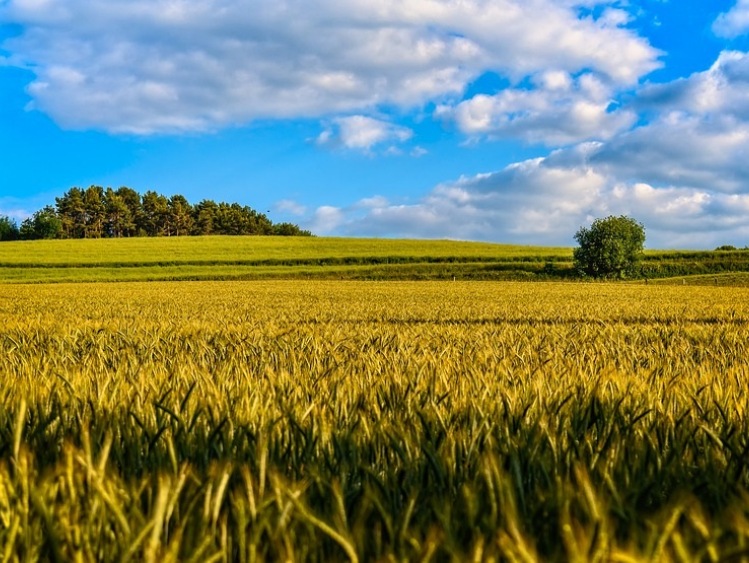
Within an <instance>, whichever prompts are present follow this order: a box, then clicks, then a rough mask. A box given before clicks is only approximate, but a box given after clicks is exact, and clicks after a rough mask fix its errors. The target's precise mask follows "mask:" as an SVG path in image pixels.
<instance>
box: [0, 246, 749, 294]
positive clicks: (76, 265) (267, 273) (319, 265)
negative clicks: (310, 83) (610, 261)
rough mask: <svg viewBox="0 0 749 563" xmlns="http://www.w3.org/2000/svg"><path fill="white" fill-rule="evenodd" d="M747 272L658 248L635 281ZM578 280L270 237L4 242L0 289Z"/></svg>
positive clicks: (552, 261)
mask: <svg viewBox="0 0 749 563" xmlns="http://www.w3.org/2000/svg"><path fill="white" fill-rule="evenodd" d="M747 271H749V251H747V250H734V251H721V252H711V251H701V252H686V251H663V250H651V251H647V252H646V253H645V257H644V261H643V263H642V268H641V271H640V272H639V273H638V275H637V276H636V278H638V279H640V280H642V279H644V278H649V279H667V278H673V277H679V278H681V277H684V276H692V275H703V276H715V275H718V276H724V275H725V276H729V275H735V274H737V273H745V272H747ZM574 277H576V273H575V271H574V270H573V267H572V249H571V248H565V247H532V246H515V245H506V244H489V243H478V242H460V241H440V240H426V241H425V240H384V239H344V238H316V237H269V236H268V237H265V236H264V237H256V236H246V237H239V236H234V237H232V236H210V237H157V238H130V239H128V238H124V239H84V240H37V241H20V242H2V243H1V244H0V283H60V282H97V281H178V280H183V281H185V280H188V281H199V280H217V281H240V280H267V279H334V280H342V279H343V280H401V281H406V280H452V279H457V280H495V281H496V280H505V281H507V280H509V281H512V280H523V281H529V280H531V281H532V280H542V281H546V280H564V279H571V278H574ZM734 277H735V276H734ZM678 281H679V282H681V279H679V280H678ZM703 281H704V280H703ZM710 282H711V283H714V279H713V278H710ZM721 283H722V284H728V285H736V284H738V285H744V286H746V285H749V284H747V283H746V280H744V279H731V280H730V281H729V280H728V279H726V280H722V281H721Z"/></svg>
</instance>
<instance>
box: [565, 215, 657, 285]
mask: <svg viewBox="0 0 749 563" xmlns="http://www.w3.org/2000/svg"><path fill="white" fill-rule="evenodd" d="M575 240H576V241H577V242H578V244H579V245H580V246H579V247H578V248H576V249H575V250H574V253H573V258H574V262H575V267H576V268H577V269H578V271H580V272H581V273H583V274H585V275H588V276H592V277H594V278H610V277H618V278H624V277H627V276H631V275H632V274H633V273H635V271H636V269H637V266H638V264H639V262H640V260H641V259H642V252H643V245H644V244H645V227H643V225H642V223H639V222H637V221H635V220H634V219H632V218H631V217H627V216H625V215H621V216H619V217H614V216H609V217H606V218H605V219H596V220H595V221H593V224H592V225H591V226H590V228H585V227H581V228H580V230H579V231H577V233H575Z"/></svg>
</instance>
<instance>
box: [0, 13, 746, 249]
mask: <svg viewBox="0 0 749 563" xmlns="http://www.w3.org/2000/svg"><path fill="white" fill-rule="evenodd" d="M748 179H749V0H738V1H737V0H710V1H706V0H681V1H679V2H677V1H676V0H618V1H617V0H610V1H598V0H408V1H407V2H406V1H403V0H0V215H10V216H12V217H14V218H17V219H19V220H20V219H23V218H24V217H26V216H28V214H29V213H31V212H33V211H35V210H37V209H39V208H41V207H43V206H44V205H47V204H53V203H54V198H55V197H56V196H58V195H61V194H62V193H63V192H64V191H66V190H67V189H69V188H70V187H72V186H79V187H87V186H89V185H92V184H96V185H102V186H111V187H115V188H116V187H119V186H122V185H126V186H130V187H132V188H134V189H136V190H138V191H141V192H144V191H146V190H150V189H153V190H156V191H158V192H160V193H163V194H165V195H172V194H176V193H179V194H183V195H185V196H186V197H187V198H188V199H189V200H190V201H192V202H193V203H197V202H198V201H200V200H202V199H214V200H217V201H218V200H220V201H230V202H234V201H236V202H240V203H242V204H246V205H250V206H252V207H253V208H256V209H258V210H260V211H263V212H266V211H267V212H268V215H269V216H270V218H271V219H272V220H274V221H292V222H295V223H298V224H300V225H302V226H304V227H305V228H309V229H311V230H312V231H313V232H315V233H316V234H318V235H336V236H376V237H409V238H453V239H465V240H486V241H493V242H508V243H527V244H548V245H572V244H573V235H574V232H575V231H576V230H577V229H578V228H579V227H580V226H581V225H584V224H588V223H590V221H592V219H593V218H595V217H602V216H607V215H610V214H617V215H618V214H628V215H631V216H633V217H635V218H637V219H639V220H640V221H642V222H643V223H644V224H645V226H646V228H647V234H648V242H647V245H648V246H649V247H651V248H712V247H715V246H718V245H721V244H734V245H736V246H745V245H749V181H747V180H748Z"/></svg>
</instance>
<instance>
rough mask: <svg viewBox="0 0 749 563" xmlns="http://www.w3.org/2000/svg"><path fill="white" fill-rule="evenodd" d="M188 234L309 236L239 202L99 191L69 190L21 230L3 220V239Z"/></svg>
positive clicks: (98, 188)
mask: <svg viewBox="0 0 749 563" xmlns="http://www.w3.org/2000/svg"><path fill="white" fill-rule="evenodd" d="M187 235H280V236H311V235H312V233H310V232H309V231H306V230H302V229H301V228H299V226H297V225H294V224H293V223H275V224H274V223H273V222H272V221H271V220H270V219H269V218H268V217H267V216H266V215H265V214H263V213H259V212H258V211H256V210H254V209H252V208H251V207H249V206H246V205H245V206H243V205H239V204H238V203H224V202H219V203H216V202H215V201H213V200H210V199H204V200H202V201H201V202H200V203H198V204H195V205H193V204H191V203H190V202H188V201H187V199H186V198H185V197H184V196H182V195H173V196H171V197H166V196H164V195H161V194H159V193H156V192H155V191H147V192H145V193H144V194H142V195H141V194H140V193H138V192H137V191H135V190H134V189H132V188H128V187H125V186H123V187H121V188H118V189H116V190H113V189H112V188H106V189H105V188H103V187H101V186H90V187H89V188H86V189H82V188H77V187H75V188H71V189H70V190H68V191H67V192H66V193H65V194H63V195H62V196H61V197H57V198H55V205H54V206H51V205H48V206H46V207H44V208H43V209H40V210H39V211H37V212H36V213H34V214H33V215H31V217H28V218H27V219H24V220H23V222H22V223H21V225H20V226H19V225H18V224H17V223H16V222H15V221H13V220H12V219H11V218H10V217H4V216H3V217H0V240H18V239H20V240H33V239H49V238H120V237H158V236H167V237H171V236H175V237H176V236H187Z"/></svg>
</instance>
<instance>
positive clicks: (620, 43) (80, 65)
mask: <svg viewBox="0 0 749 563" xmlns="http://www.w3.org/2000/svg"><path fill="white" fill-rule="evenodd" d="M608 4H609V2H608V1H607V0H585V1H583V0H575V1H572V0H564V1H559V0H409V1H408V2H402V1H401V0H382V1H380V2H371V1H369V0H345V1H344V0H288V1H285V2H269V1H266V0H243V1H240V0H190V1H187V0H66V1H65V2H56V1H52V0H6V2H4V3H3V4H1V5H0V20H1V21H6V22H12V23H15V24H19V25H21V26H22V29H23V33H22V34H21V35H20V36H18V37H14V38H12V39H9V40H7V41H6V42H5V44H4V46H3V47H4V49H6V50H7V51H8V52H10V53H11V55H12V60H13V61H14V64H19V65H25V66H27V67H28V68H29V69H31V70H32V71H33V72H34V73H35V75H36V78H35V80H34V81H33V82H32V84H31V85H30V87H29V93H30V94H31V96H32V97H33V100H34V107H36V108H38V109H39V110H41V111H44V112H46V113H48V114H50V115H51V116H52V117H54V118H55V119H56V120H57V121H58V122H59V123H60V124H62V125H63V126H65V127H70V128H96V129H103V130H107V131H111V132H117V133H135V134H148V133H155V132H179V131H194V130H198V131H200V130H211V129H214V128H219V127H222V126H226V125H233V124H241V123H246V122H249V121H252V120H253V119H258V118H292V117H320V116H329V115H335V114H363V113H368V112H370V111H371V110H372V109H373V108H376V107H379V106H382V105H390V106H398V107H406V108H410V107H416V106H420V105H423V104H425V103H426V102H428V101H443V100H445V99H449V98H459V97H460V95H461V94H462V92H463V91H464V88H465V87H466V84H467V83H469V82H470V81H471V80H473V79H474V78H475V77H477V76H479V75H480V74H481V73H483V72H485V71H487V70H491V71H495V72H498V73H500V74H502V75H504V76H507V77H509V78H510V79H512V80H515V81H518V80H521V79H522V78H524V77H526V76H532V75H536V74H538V73H539V72H541V71H543V70H544V69H548V68H554V69H558V70H559V71H560V72H566V73H578V72H580V71H583V70H588V71H590V72H594V73H596V74H597V75H599V76H602V77H604V79H605V80H606V81H610V82H611V83H613V84H619V85H632V84H635V83H636V82H637V81H638V80H639V79H640V78H641V77H642V76H643V75H645V74H647V73H648V72H650V71H651V70H653V69H654V68H656V67H657V66H658V65H659V63H658V60H657V58H658V55H659V53H658V52H657V51H656V50H655V49H653V48H652V47H651V46H650V45H649V43H648V42H647V41H646V40H644V39H643V38H641V37H638V36H637V35H636V33H635V32H634V31H632V30H630V29H628V28H626V27H625V26H624V25H623V24H624V23H625V22H626V19H627V17H626V14H625V13H624V12H621V11H617V10H611V9H609V10H605V11H604V13H603V15H601V16H600V17H598V18H594V17H592V16H585V17H581V16H580V8H581V7H592V6H597V5H600V6H606V5H608ZM594 109H595V108H593V109H588V110H585V108H583V109H582V110H581V111H583V113H585V112H586V111H591V112H592V113H595V111H593V110H594ZM592 119H602V118H600V117H599V118H596V117H595V116H593V117H592Z"/></svg>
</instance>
